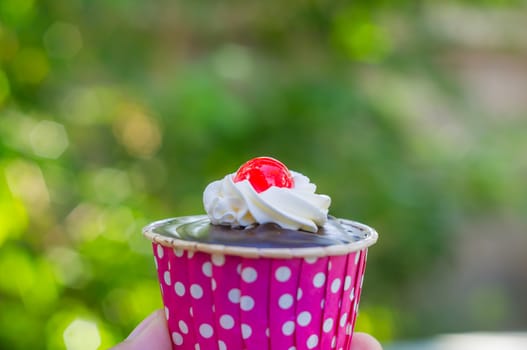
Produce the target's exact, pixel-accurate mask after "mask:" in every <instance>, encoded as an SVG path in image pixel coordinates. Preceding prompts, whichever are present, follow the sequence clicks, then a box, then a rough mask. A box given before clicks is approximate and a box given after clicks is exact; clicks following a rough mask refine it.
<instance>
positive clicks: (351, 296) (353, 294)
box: [350, 287, 355, 301]
mask: <svg viewBox="0 0 527 350" xmlns="http://www.w3.org/2000/svg"><path fill="white" fill-rule="evenodd" d="M353 299H355V287H353V289H352V290H351V293H350V300H351V301H353Z"/></svg>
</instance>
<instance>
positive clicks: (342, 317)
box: [340, 312, 348, 327]
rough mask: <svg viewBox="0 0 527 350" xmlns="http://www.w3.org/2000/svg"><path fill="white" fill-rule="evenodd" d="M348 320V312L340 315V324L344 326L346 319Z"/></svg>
mask: <svg viewBox="0 0 527 350" xmlns="http://www.w3.org/2000/svg"><path fill="white" fill-rule="evenodd" d="M347 320H348V313H346V312H345V313H344V314H343V315H342V316H340V326H341V327H344V326H345V325H346V321H347Z"/></svg>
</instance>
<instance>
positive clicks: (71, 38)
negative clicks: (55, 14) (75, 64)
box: [43, 22, 82, 59]
mask: <svg viewBox="0 0 527 350" xmlns="http://www.w3.org/2000/svg"><path fill="white" fill-rule="evenodd" d="M43 41H44V47H45V48H46V52H47V53H48V54H49V55H50V56H52V57H56V58H63V59H69V58H73V57H74V56H75V55H76V54H77V53H78V52H79V51H80V50H81V48H82V36H81V33H80V31H79V29H78V28H77V27H76V26H74V25H73V24H70V23H66V22H55V23H53V24H52V25H51V26H50V27H49V28H48V30H47V31H46V33H44V37H43Z"/></svg>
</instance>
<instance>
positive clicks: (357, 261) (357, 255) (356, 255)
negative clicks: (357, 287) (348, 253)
mask: <svg viewBox="0 0 527 350" xmlns="http://www.w3.org/2000/svg"><path fill="white" fill-rule="evenodd" d="M359 257H360V253H359V252H357V253H355V265H357V264H358V263H359Z"/></svg>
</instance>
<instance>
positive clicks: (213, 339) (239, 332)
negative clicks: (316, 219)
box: [153, 242, 367, 350]
mask: <svg viewBox="0 0 527 350" xmlns="http://www.w3.org/2000/svg"><path fill="white" fill-rule="evenodd" d="M153 249H154V256H155V261H156V267H157V272H158V277H159V281H160V282H161V293H162V298H163V302H164V304H165V311H166V315H167V323H168V328H169V331H170V335H171V338H172V341H173V349H192V350H196V349H201V350H205V349H206V350H216V349H217V350H227V349H229V350H242V349H258V350H260V349H272V350H282V349H283V350H289V349H292V348H294V349H297V350H304V349H322V350H330V349H348V348H349V346H350V344H351V337H352V334H353V327H354V324H355V320H356V313H357V310H358V302H359V297H360V293H361V289H362V281H363V276H364V269H365V266H366V252H367V248H363V249H361V250H358V251H355V252H349V253H347V254H344V255H335V256H319V257H312V258H311V257H306V258H303V257H292V258H283V259H280V258H274V257H273V258H266V257H260V258H258V259H255V258H252V257H241V256H236V255H230V254H218V253H213V254H211V253H207V252H201V251H192V250H183V249H179V248H172V247H168V246H164V245H161V244H159V243H156V242H154V243H153Z"/></svg>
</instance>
